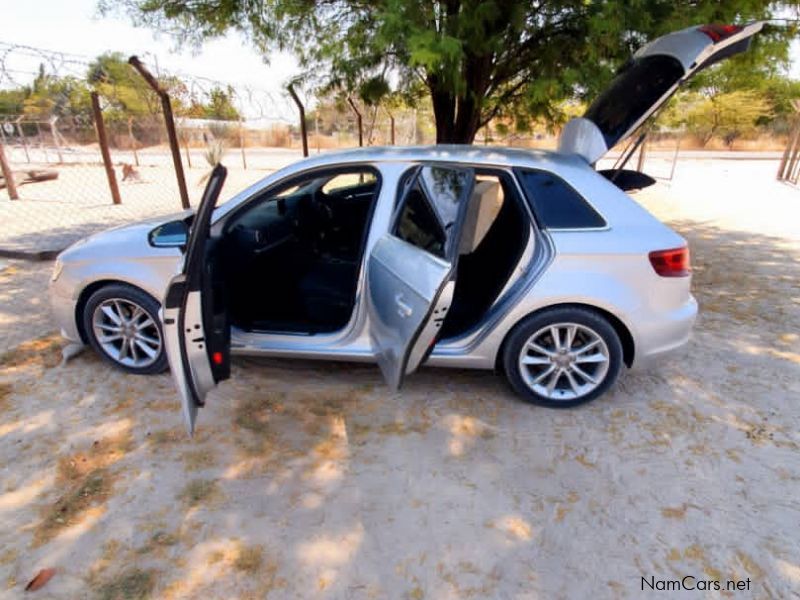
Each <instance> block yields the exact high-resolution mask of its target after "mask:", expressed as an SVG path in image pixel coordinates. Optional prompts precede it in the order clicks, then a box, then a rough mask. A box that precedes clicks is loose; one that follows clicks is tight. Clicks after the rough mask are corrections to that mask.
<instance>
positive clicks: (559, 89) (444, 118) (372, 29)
mask: <svg viewBox="0 0 800 600" xmlns="http://www.w3.org/2000/svg"><path fill="white" fill-rule="evenodd" d="M102 2H103V4H102V8H103V9H104V10H105V11H106V12H108V11H114V10H121V11H123V12H128V14H130V15H131V16H132V17H133V18H134V20H136V21H137V22H139V23H144V24H147V25H150V26H152V27H154V28H157V29H159V30H161V31H172V32H174V33H176V34H177V35H179V36H180V37H181V39H189V40H193V41H200V40H202V39H205V38H209V37H214V36H218V35H221V34H223V33H224V32H225V31H226V30H228V29H236V30H239V31H242V32H244V33H245V34H246V35H247V36H248V37H249V38H250V39H251V40H252V41H253V43H254V44H255V45H256V46H257V47H258V48H259V49H261V50H262V51H263V52H264V53H265V54H267V55H268V54H269V53H270V52H271V51H272V50H274V49H276V48H280V49H289V50H291V51H293V52H294V53H295V54H296V55H297V56H298V57H299V59H300V61H301V64H302V65H304V66H305V67H306V68H307V69H308V74H309V80H311V81H313V82H314V83H315V84H316V85H317V86H319V87H320V88H324V89H327V90H330V89H332V88H339V89H341V90H343V91H344V92H345V93H348V94H356V93H357V94H358V95H359V96H360V97H361V98H362V99H363V100H364V102H366V103H367V104H369V103H374V102H378V101H379V100H380V98H382V97H385V96H386V95H387V94H388V92H389V91H391V90H390V89H389V88H388V86H387V85H386V82H387V81H393V82H397V87H398V89H397V91H398V92H400V93H402V94H405V95H406V96H407V97H409V98H411V97H414V96H415V93H416V91H417V90H416V89H415V88H416V86H419V84H420V83H424V85H425V86H426V87H427V91H428V94H429V95H430V97H431V98H432V100H433V108H434V114H435V115H436V123H437V138H438V139H439V141H453V142H471V141H472V139H473V137H474V135H475V133H476V131H477V130H478V128H480V126H481V125H482V124H484V123H485V122H487V121H488V120H489V119H492V118H496V117H501V116H503V117H508V118H510V119H513V120H514V121H515V122H516V123H517V124H518V126H519V127H522V128H525V127H527V126H528V123H526V120H527V121H529V122H530V121H534V120H542V119H544V120H545V121H550V122H552V123H558V122H560V120H561V118H562V117H561V116H560V115H561V111H560V110H559V106H561V105H562V104H563V102H564V101H565V100H568V99H574V98H581V99H588V98H591V97H593V96H594V95H596V93H597V92H598V91H599V90H600V89H602V88H603V87H604V86H605V85H606V84H607V83H608V82H609V81H610V79H611V77H612V75H613V72H614V70H615V69H616V68H617V67H618V66H619V65H620V64H622V63H623V62H624V61H625V60H626V59H627V58H628V57H629V56H630V54H631V53H632V52H633V51H634V50H635V49H636V48H638V47H639V46H641V45H642V44H644V43H645V42H646V41H647V40H649V39H652V38H653V37H656V36H658V35H662V34H664V33H667V32H669V31H674V30H677V29H681V28H683V27H687V26H690V25H697V24H702V23H711V22H745V21H749V20H754V19H765V18H768V17H770V16H772V15H774V14H777V13H778V12H780V11H785V10H786V9H788V8H797V7H799V6H800V0H793V1H789V2H781V3H775V2H772V1H770V0H726V2H719V1H718V0H625V1H623V0H538V1H536V2H519V1H516V0H434V1H430V0H427V1H423V0H371V1H366V0H326V1H312V0H261V1H260V0H102ZM792 35H794V32H792V31H790V30H787V29H786V28H783V29H780V28H776V30H775V32H773V33H770V34H769V35H765V39H764V41H763V42H760V43H759V46H757V48H756V52H754V53H753V54H752V55H751V56H749V57H748V58H747V59H745V60H747V61H751V62H749V63H748V64H747V65H746V67H743V68H740V69H738V70H736V69H733V68H728V67H724V68H722V69H716V70H712V71H709V72H708V73H707V74H706V75H705V76H706V77H707V78H708V79H707V82H706V83H705V85H710V86H714V87H716V88H719V89H722V88H726V89H729V88H731V89H733V88H737V89H738V88H739V87H741V86H742V85H743V83H742V80H743V79H746V77H744V76H743V74H744V73H749V72H764V73H767V74H771V75H772V76H774V75H775V73H776V69H778V70H779V69H780V67H781V66H782V65H783V64H785V62H786V58H787V47H788V42H789V39H790V38H791V36H792ZM740 64H742V65H744V63H740ZM320 74H321V75H320ZM733 82H736V83H733ZM701 83H702V82H701Z"/></svg>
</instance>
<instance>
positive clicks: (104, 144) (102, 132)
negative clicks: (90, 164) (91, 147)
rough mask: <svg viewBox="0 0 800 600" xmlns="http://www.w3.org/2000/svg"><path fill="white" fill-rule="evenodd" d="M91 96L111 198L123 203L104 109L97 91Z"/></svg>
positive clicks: (95, 125) (115, 201)
mask: <svg viewBox="0 0 800 600" xmlns="http://www.w3.org/2000/svg"><path fill="white" fill-rule="evenodd" d="M90 96H91V99H92V112H93V113H94V127H95V129H96V130H97V141H98V142H99V143H100V154H102V155H103V165H104V166H105V168H106V177H108V188H109V189H110V190H111V200H112V201H113V202H114V204H121V203H122V199H121V198H120V197H119V187H118V186H117V175H116V173H114V165H113V164H111V153H110V152H109V151H108V138H107V137H106V124H105V122H104V121H103V111H102V109H101V108H100V97H99V96H98V95H97V92H92V93H91V94H90Z"/></svg>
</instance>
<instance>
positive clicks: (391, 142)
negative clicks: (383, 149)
mask: <svg viewBox="0 0 800 600" xmlns="http://www.w3.org/2000/svg"><path fill="white" fill-rule="evenodd" d="M383 110H385V111H386V114H387V115H389V145H390V146H394V115H393V114H392V113H390V112H389V110H388V109H387V108H386V107H384V109H383Z"/></svg>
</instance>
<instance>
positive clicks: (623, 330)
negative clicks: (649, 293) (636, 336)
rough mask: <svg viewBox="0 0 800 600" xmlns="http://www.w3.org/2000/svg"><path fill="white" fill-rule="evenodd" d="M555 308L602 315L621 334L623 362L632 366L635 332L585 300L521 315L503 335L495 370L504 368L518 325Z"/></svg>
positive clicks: (552, 305)
mask: <svg viewBox="0 0 800 600" xmlns="http://www.w3.org/2000/svg"><path fill="white" fill-rule="evenodd" d="M553 308H581V309H583V310H589V311H592V312H594V313H596V314H598V315H600V316H601V317H603V318H604V319H606V320H607V321H608V322H609V324H610V325H611V326H612V327H613V328H614V331H615V332H616V334H617V335H618V336H619V341H620V344H622V362H623V363H625V366H627V367H628V368H630V367H631V365H633V359H634V356H635V354H636V346H635V343H634V341H633V334H631V331H630V329H629V328H628V326H627V325H625V323H623V322H622V320H621V319H620V318H619V317H618V316H617V315H615V314H614V313H612V312H610V311H608V310H606V309H604V308H600V307H599V306H596V305H593V304H586V303H583V302H561V303H556V304H548V305H547V306H543V307H541V308H538V309H536V310H534V311H531V312H529V313H527V314H526V315H524V316H523V317H521V318H520V319H519V320H518V321H517V322H516V323H514V326H513V327H511V328H509V330H508V331H507V332H506V334H505V336H504V337H503V341H502V343H501V344H500V346H499V347H498V349H497V355H496V356H495V359H494V364H495V370H497V371H502V370H503V352H504V351H505V347H506V344H507V343H508V340H509V338H510V337H511V334H512V333H513V332H514V331H515V330H516V329H517V327H519V326H520V324H521V323H522V322H523V321H525V320H526V319H529V318H530V317H533V316H535V315H538V314H540V313H542V312H544V311H547V310H551V309H553Z"/></svg>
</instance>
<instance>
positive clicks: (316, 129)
mask: <svg viewBox="0 0 800 600" xmlns="http://www.w3.org/2000/svg"><path fill="white" fill-rule="evenodd" d="M314 137H315V138H317V154H319V108H317V110H316V111H314Z"/></svg>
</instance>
